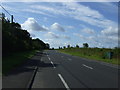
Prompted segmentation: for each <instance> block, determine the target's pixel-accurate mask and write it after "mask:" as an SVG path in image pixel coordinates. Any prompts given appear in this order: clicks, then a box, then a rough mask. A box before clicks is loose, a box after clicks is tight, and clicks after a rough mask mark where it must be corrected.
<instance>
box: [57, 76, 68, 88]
mask: <svg viewBox="0 0 120 90" xmlns="http://www.w3.org/2000/svg"><path fill="white" fill-rule="evenodd" d="M58 76H59V77H60V79H61V81H62V82H63V84H64V86H65V88H66V89H67V90H70V88H69V87H68V85H67V83H66V82H65V80H64V79H63V77H62V76H61V74H58Z"/></svg>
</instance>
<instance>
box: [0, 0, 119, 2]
mask: <svg viewBox="0 0 120 90" xmlns="http://www.w3.org/2000/svg"><path fill="white" fill-rule="evenodd" d="M118 1H119V0H89V2H118ZM1 2H28V0H20V1H19V0H18V1H16V0H1ZM29 2H88V0H69V1H68V0H29Z"/></svg>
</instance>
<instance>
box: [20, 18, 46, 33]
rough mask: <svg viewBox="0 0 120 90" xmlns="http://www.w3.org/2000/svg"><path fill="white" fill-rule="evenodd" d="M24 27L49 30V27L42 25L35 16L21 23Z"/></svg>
mask: <svg viewBox="0 0 120 90" xmlns="http://www.w3.org/2000/svg"><path fill="white" fill-rule="evenodd" d="M21 27H22V28H23V29H26V30H28V31H30V32H31V31H47V30H48V29H47V27H45V26H40V25H39V24H38V22H37V21H36V20H35V19H34V18H28V19H27V20H26V21H25V22H24V23H23V24H21Z"/></svg>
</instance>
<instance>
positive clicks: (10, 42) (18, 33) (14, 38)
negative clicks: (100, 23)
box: [2, 17, 49, 55]
mask: <svg viewBox="0 0 120 90" xmlns="http://www.w3.org/2000/svg"><path fill="white" fill-rule="evenodd" d="M46 48H47V49H49V44H45V43H44V42H43V41H42V40H40V39H38V38H37V39H32V38H31V37H30V33H29V32H28V31H27V30H23V29H21V25H20V24H19V23H14V22H13V23H10V21H9V20H6V19H5V18H4V17H3V18H2V51H3V55H4V54H6V53H11V52H20V51H26V50H33V49H39V50H40V49H41V50H42V49H46Z"/></svg>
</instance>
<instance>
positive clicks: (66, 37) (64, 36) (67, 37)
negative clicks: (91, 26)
mask: <svg viewBox="0 0 120 90" xmlns="http://www.w3.org/2000/svg"><path fill="white" fill-rule="evenodd" d="M61 37H63V38H65V39H68V40H70V39H71V37H69V36H67V35H62V36H61Z"/></svg>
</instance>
